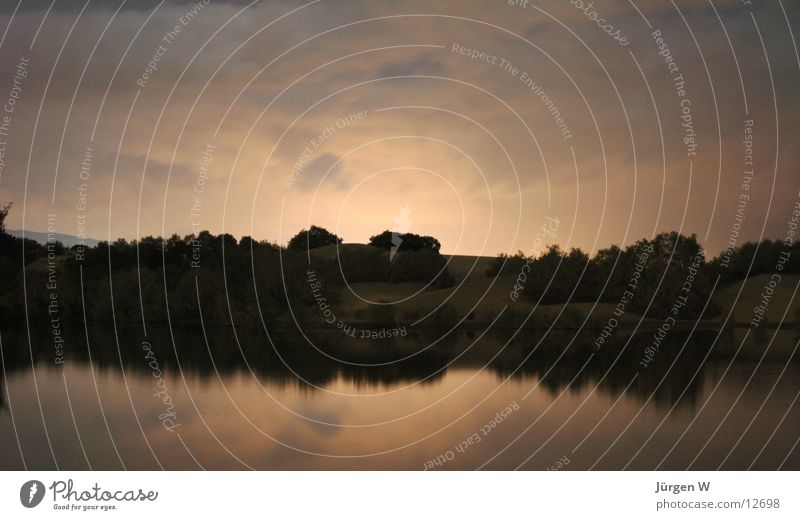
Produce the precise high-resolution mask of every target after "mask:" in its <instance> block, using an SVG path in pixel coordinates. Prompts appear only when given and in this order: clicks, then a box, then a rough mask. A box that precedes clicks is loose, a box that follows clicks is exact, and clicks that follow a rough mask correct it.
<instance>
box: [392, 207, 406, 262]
mask: <svg viewBox="0 0 800 520" xmlns="http://www.w3.org/2000/svg"><path fill="white" fill-rule="evenodd" d="M392 228H393V229H394V231H392V248H391V249H390V250H389V261H390V262H391V261H392V260H393V259H394V255H395V253H397V250H398V249H400V244H402V243H403V235H404V234H406V233H408V232H409V231H411V206H409V205H408V204H405V205H404V206H403V207H402V208H400V213H398V214H397V215H395V216H394V217H392Z"/></svg>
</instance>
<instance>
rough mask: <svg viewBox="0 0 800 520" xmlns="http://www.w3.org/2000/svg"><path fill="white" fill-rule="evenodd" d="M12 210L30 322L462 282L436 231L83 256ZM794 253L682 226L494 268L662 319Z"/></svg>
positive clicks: (11, 291)
mask: <svg viewBox="0 0 800 520" xmlns="http://www.w3.org/2000/svg"><path fill="white" fill-rule="evenodd" d="M9 208H10V205H9V206H5V207H3V208H0V272H2V276H0V294H2V299H0V316H2V317H3V318H5V319H10V318H17V319H21V318H24V317H25V315H26V312H27V316H28V317H32V316H37V315H41V316H47V315H50V316H52V315H54V314H55V315H57V316H58V317H59V318H61V319H78V320H82V319H83V317H84V315H85V317H86V319H88V320H111V319H113V318H114V317H116V319H117V320H118V321H141V320H142V319H144V320H147V321H157V322H162V321H166V320H167V319H169V320H172V321H175V322H193V323H194V322H197V321H198V320H199V319H201V317H202V319H203V320H205V321H206V322H207V323H209V324H211V323H213V324H229V323H237V324H238V323H254V324H255V323H259V322H261V321H262V320H263V321H264V322H267V323H270V322H274V321H283V320H285V319H287V315H288V313H289V308H291V309H292V311H293V313H294V314H295V316H296V317H298V318H299V319H304V318H314V317H318V314H319V312H318V310H319V309H318V308H317V307H318V306H319V304H320V302H319V301H318V298H319V296H320V295H324V298H325V302H326V303H328V304H329V305H332V304H335V303H336V302H337V301H338V298H339V294H340V292H341V291H342V289H343V288H344V286H345V283H355V282H377V281H383V282H394V283H399V282H408V281H417V282H423V283H430V284H431V286H432V287H434V288H445V287H450V286H452V285H453V283H454V279H453V277H452V275H451V274H450V273H449V272H448V271H447V268H446V263H447V262H446V258H445V257H443V256H442V255H441V254H440V252H439V249H440V243H439V241H438V240H436V239H434V238H433V237H421V236H418V235H413V234H409V233H406V234H400V233H392V232H390V231H384V232H383V233H381V234H379V235H376V236H374V237H372V238H371V241H370V242H371V244H372V246H360V247H358V246H357V247H341V248H338V255H337V254H336V250H334V249H330V250H326V249H322V250H320V251H314V250H315V249H319V248H323V247H324V246H331V245H338V244H341V242H342V240H341V238H339V237H338V236H336V235H335V234H333V233H330V232H329V231H327V230H325V229H324V228H320V227H317V226H311V228H310V229H309V230H303V231H301V232H300V233H298V234H297V235H296V236H295V237H293V238H292V239H291V240H290V241H289V245H288V246H287V247H286V248H283V247H280V246H278V245H276V244H273V243H269V242H267V241H258V240H255V239H253V238H252V237H247V236H246V237H243V238H242V239H240V240H237V239H236V238H235V237H233V236H231V235H229V234H222V235H213V234H211V233H209V232H208V231H203V232H200V233H199V234H197V235H187V236H184V237H180V236H178V235H172V236H171V237H169V238H161V237H144V238H142V239H141V240H138V241H126V240H123V239H120V240H117V241H115V242H113V243H108V242H100V243H99V244H98V245H97V246H95V247H84V248H83V249H82V251H81V254H76V253H77V249H78V247H77V246H76V247H74V248H73V249H74V250H75V251H72V252H66V251H65V250H64V248H63V246H62V245H61V244H60V243H51V244H47V245H42V244H38V243H36V242H35V241H32V240H22V239H19V238H15V237H12V236H10V235H9V234H7V233H6V231H5V218H6V216H7V215H8V211H9ZM398 237H399V238H401V239H402V241H401V242H400V241H398V240H397V238H398ZM387 240H388V242H387ZM398 242H399V243H398ZM403 244H406V245H405V247H404V246H403ZM392 248H395V250H394V252H392ZM786 249H787V248H786V246H785V244H784V243H783V242H779V241H778V242H775V241H770V240H765V241H762V242H761V243H758V244H756V243H746V244H743V245H742V246H741V247H739V248H737V249H735V250H734V251H733V252H732V253H731V254H729V255H727V256H728V260H727V261H726V262H724V263H723V262H722V261H721V260H720V258H715V259H713V260H711V261H706V258H705V256H704V253H703V251H702V249H701V247H700V245H699V244H698V242H697V238H696V237H695V236H694V235H692V236H689V237H687V236H683V235H680V234H678V233H676V232H671V233H662V234H659V235H657V236H656V237H654V238H652V239H642V240H639V241H638V242H636V243H634V244H631V245H629V246H627V247H625V248H620V247H617V246H611V247H609V248H607V249H602V250H600V251H598V252H597V253H596V254H595V255H594V256H593V257H591V258H590V257H589V255H587V254H586V253H584V252H582V251H581V250H580V249H571V250H570V251H563V250H561V249H560V248H559V247H558V246H551V247H550V248H549V249H547V251H545V252H544V253H543V254H541V255H540V256H538V257H536V258H530V257H527V256H525V255H524V254H523V253H522V252H519V253H517V254H516V255H511V256H509V255H499V256H498V257H497V258H495V259H494V260H493V262H492V264H491V266H490V268H489V269H488V272H487V274H489V275H490V276H495V275H498V274H504V275H513V276H514V277H516V285H515V288H516V290H517V291H518V292H519V294H520V296H521V297H524V298H526V299H528V300H530V301H539V302H541V303H543V304H558V303H565V302H594V301H600V302H608V303H614V304H617V305H619V304H620V302H624V309H625V311H626V312H627V311H631V312H637V313H644V312H645V311H647V315H648V316H650V317H659V316H662V315H666V314H667V313H668V312H670V310H671V309H672V308H673V306H674V305H675V302H676V301H681V306H680V315H679V316H678V317H679V318H680V317H683V318H694V317H697V316H699V315H700V314H701V313H702V310H703V305H704V304H705V302H706V301H707V300H708V297H709V295H710V292H711V290H712V287H713V283H714V281H715V280H716V279H717V277H719V279H720V285H724V284H728V283H732V282H734V281H736V280H739V279H741V278H743V277H745V276H747V275H750V276H752V275H756V274H762V273H772V272H774V270H775V265H776V264H777V261H778V257H779V255H781V254H784V255H785V251H786ZM790 249H791V254H790V257H789V260H788V262H784V264H783V265H784V270H783V273H800V242H796V243H794V244H793V246H792V248H790ZM309 262H310V263H309ZM309 269H313V270H314V273H315V275H316V277H317V278H318V279H319V280H320V281H321V282H322V287H321V289H319V291H317V295H315V294H314V292H312V291H311V290H310V289H309V282H308V271H309ZM23 273H24V274H25V278H24V283H25V288H26V289H27V302H26V301H25V296H24V294H25V291H24V290H23ZM634 282H635V283H634ZM687 287H688V291H687ZM684 297H685V300H681V298H684ZM26 304H27V307H26ZM53 309H55V311H54V310H53ZM201 312H202V314H201ZM715 312H717V309H715V308H713V305H712V306H710V307H709V308H707V309H706V315H707V316H711V315H713V314H714V313H715Z"/></svg>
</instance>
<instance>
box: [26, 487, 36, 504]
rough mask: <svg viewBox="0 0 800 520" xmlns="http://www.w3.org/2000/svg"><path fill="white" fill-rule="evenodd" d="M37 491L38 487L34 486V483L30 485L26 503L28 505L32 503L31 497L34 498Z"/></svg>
mask: <svg viewBox="0 0 800 520" xmlns="http://www.w3.org/2000/svg"><path fill="white" fill-rule="evenodd" d="M37 489H38V486H37V485H36V482H34V483H33V484H31V492H30V495H29V496H28V503H29V504H30V503H31V502H33V497H34V496H36V491H37Z"/></svg>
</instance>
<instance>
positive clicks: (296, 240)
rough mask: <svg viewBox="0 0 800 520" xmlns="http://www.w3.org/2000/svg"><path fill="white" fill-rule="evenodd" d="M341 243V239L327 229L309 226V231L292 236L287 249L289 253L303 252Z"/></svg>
mask: <svg viewBox="0 0 800 520" xmlns="http://www.w3.org/2000/svg"><path fill="white" fill-rule="evenodd" d="M341 243H342V239H341V238H339V237H338V236H336V235H334V234H333V233H331V232H330V231H328V230H327V229H325V228H322V227H319V226H311V228H310V229H307V230H306V229H304V230H302V231H301V232H299V233H298V234H296V235H295V236H293V237H292V239H291V240H289V244H288V245H287V248H288V249H289V250H290V251H305V250H306V249H314V248H317V247H322V246H330V245H333V244H341Z"/></svg>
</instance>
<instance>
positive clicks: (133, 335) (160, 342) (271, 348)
mask: <svg viewBox="0 0 800 520" xmlns="http://www.w3.org/2000/svg"><path fill="white" fill-rule="evenodd" d="M19 328H20V329H21V330H24V328H23V327H19ZM20 332H21V331H20ZM148 332H149V333H150V336H149V337H148V338H147V342H148V343H149V345H150V346H149V348H150V349H151V351H152V354H153V356H154V357H155V361H154V362H153V363H155V365H154V366H155V367H156V368H157V369H158V370H160V371H162V372H163V373H164V374H176V375H177V374H179V373H180V372H182V373H183V375H184V376H186V377H187V378H189V377H192V378H198V379H201V380H202V379H211V378H215V377H217V374H218V375H219V376H221V377H226V376H231V375H237V374H247V373H249V372H250V371H252V373H253V374H255V375H256V376H257V377H258V378H260V379H262V380H264V381H265V382H268V383H270V384H277V385H279V386H280V385H298V384H299V385H300V386H301V387H307V388H312V387H311V386H309V385H314V386H325V385H328V384H331V383H333V382H334V381H336V380H337V379H341V380H342V381H344V382H345V383H349V384H354V385H356V386H357V387H364V386H367V385H378V384H383V385H391V384H397V383H401V382H416V381H420V380H425V381H426V382H433V381H436V380H438V379H440V378H441V377H442V375H443V373H442V372H440V373H438V374H436V375H433V376H432V373H433V372H435V371H436V370H437V369H439V368H441V367H443V366H444V365H445V364H446V363H447V357H446V355H443V354H442V351H440V350H436V349H429V350H427V351H425V352H422V353H420V354H418V355H415V356H411V357H410V358H409V359H407V360H404V361H402V362H397V363H392V361H394V360H396V359H398V358H402V357H406V356H408V355H409V354H411V353H412V351H407V349H406V346H401V345H398V344H397V343H396V342H391V341H390V340H382V341H367V340H359V339H352V338H350V339H348V340H347V341H343V335H342V334H341V333H340V332H338V331H335V332H332V333H331V332H328V333H325V334H318V335H315V336H314V337H313V341H314V345H310V344H309V343H308V342H307V341H306V340H305V339H304V338H303V337H302V336H301V335H300V334H299V333H298V332H297V331H296V330H292V331H288V330H287V331H283V332H277V333H276V332H271V334H270V338H271V340H272V341H271V342H270V339H268V338H267V336H266V334H265V333H264V332H263V330H258V329H237V330H236V336H234V333H233V329H231V328H229V327H214V328H208V329H207V330H206V332H207V337H208V345H206V339H205V337H204V336H203V333H202V331H201V330H200V329H199V328H173V330H172V335H170V331H169V330H168V329H166V328H157V329H151V330H149V331H148ZM31 334H32V338H31V344H32V345H33V348H34V352H33V358H34V361H35V363H36V364H37V366H46V365H50V366H54V365H53V357H52V345H51V343H52V342H51V341H50V337H49V336H47V335H46V334H43V333H37V332H36V331H34V330H31ZM65 335H66V338H67V340H66V342H67V344H68V345H69V346H68V347H67V348H66V350H65V360H66V361H67V362H73V363H75V362H77V363H81V364H88V363H89V361H90V357H89V352H88V351H87V348H86V338H85V331H84V329H83V327H82V325H81V324H76V325H74V326H71V327H69V328H67V329H66V330H65ZM171 336H172V337H174V341H175V346H174V347H173V344H172V339H171ZM116 337H118V338H119V349H118V348H117V339H116ZM116 337H115V333H114V329H113V328H112V327H111V326H110V325H108V324H103V325H102V326H99V327H93V328H91V329H90V330H89V341H90V345H91V363H92V366H93V367H94V368H95V369H97V370H100V371H120V369H121V367H123V368H124V370H125V372H126V374H142V375H145V374H149V373H151V372H152V371H153V367H152V366H151V365H150V364H149V363H151V360H150V359H145V355H146V354H147V352H146V351H145V350H144V349H143V348H142V342H143V336H142V333H141V328H136V327H129V326H123V327H120V328H119V329H118V334H117V336H116ZM237 338H238V342H237ZM3 339H4V346H5V347H6V348H5V350H6V355H5V356H4V361H5V364H6V370H7V371H9V372H11V371H14V370H25V369H30V360H29V359H28V357H27V338H26V337H25V336H24V335H22V334H15V340H14V342H13V348H11V347H10V346H9V345H10V344H12V343H11V342H6V341H5V340H6V335H5V333H4V335H3ZM315 346H316V348H315ZM20 354H22V355H20ZM325 354H327V356H326V355H325ZM120 358H121V359H120ZM337 359H338V360H343V361H345V362H340V361H337ZM382 363H388V364H386V365H382V366H370V365H375V364H382ZM303 380H304V381H305V382H304V381H303Z"/></svg>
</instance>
